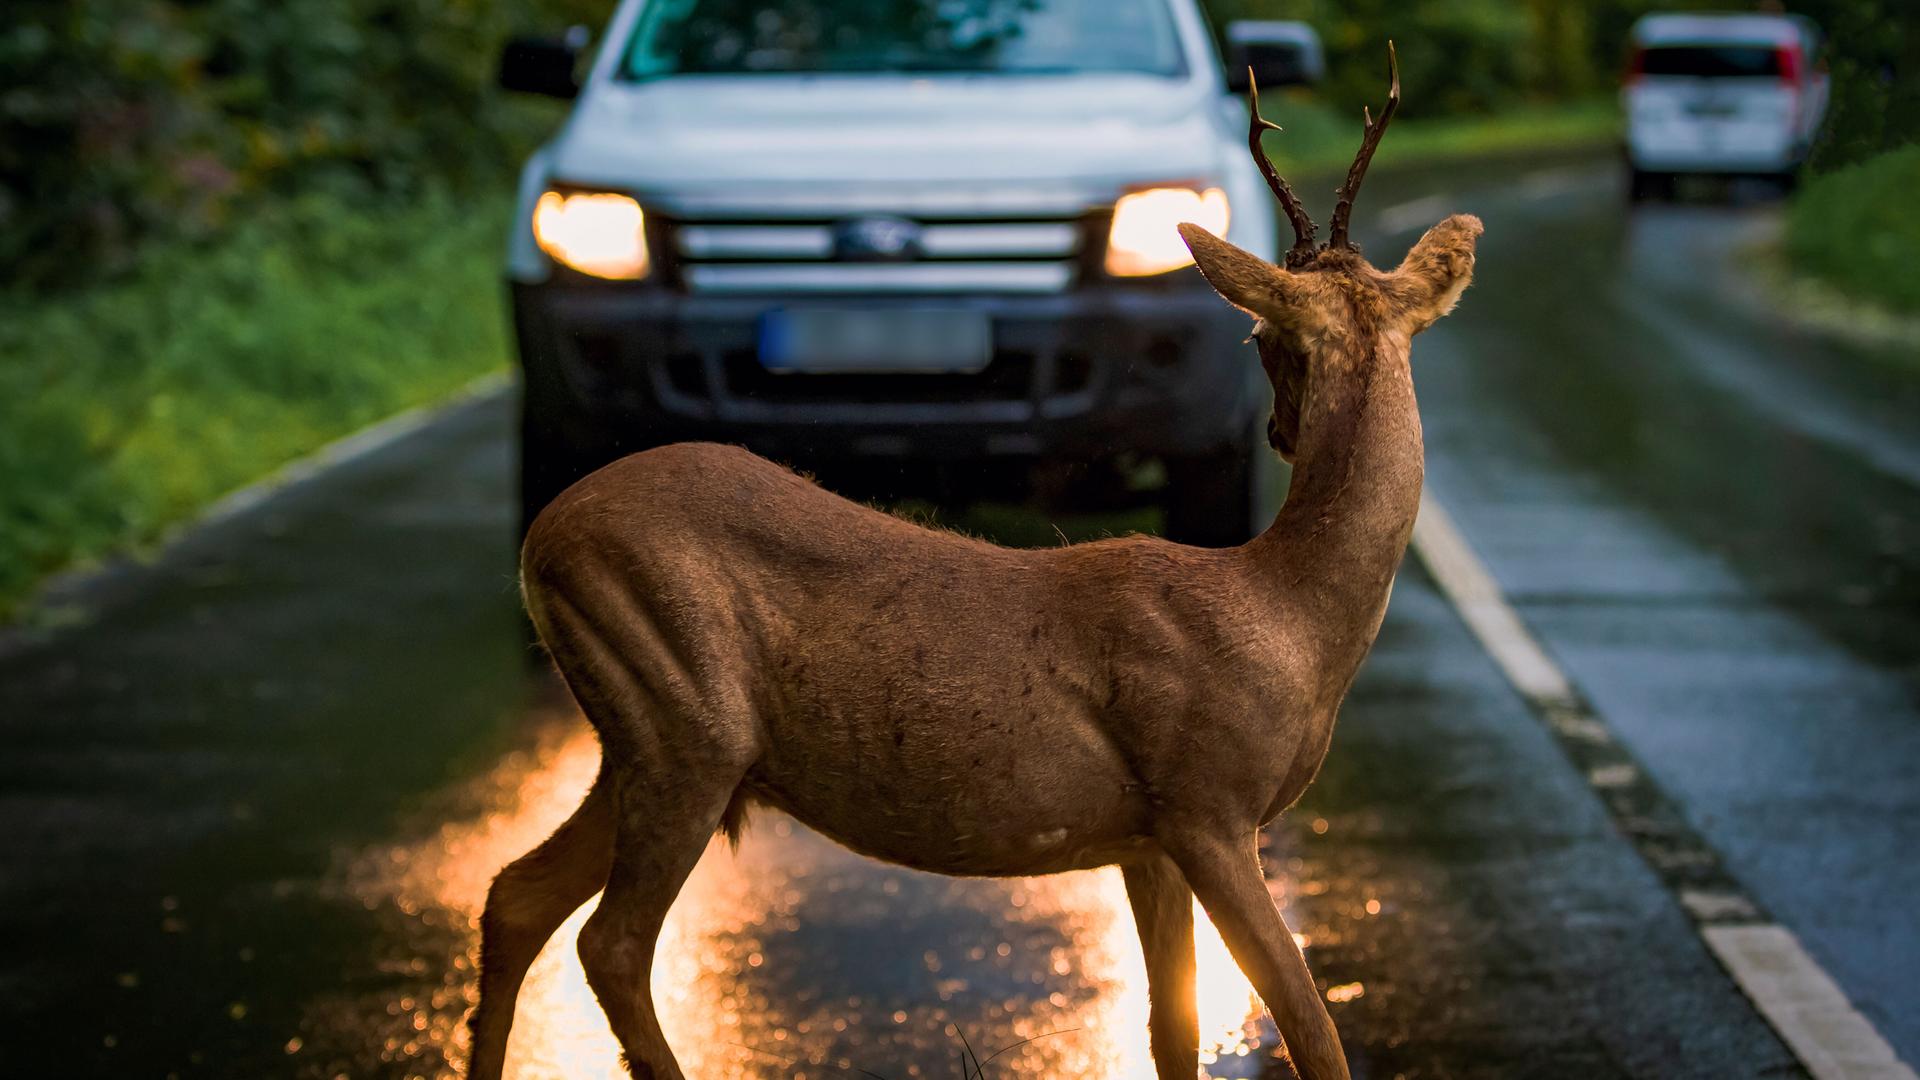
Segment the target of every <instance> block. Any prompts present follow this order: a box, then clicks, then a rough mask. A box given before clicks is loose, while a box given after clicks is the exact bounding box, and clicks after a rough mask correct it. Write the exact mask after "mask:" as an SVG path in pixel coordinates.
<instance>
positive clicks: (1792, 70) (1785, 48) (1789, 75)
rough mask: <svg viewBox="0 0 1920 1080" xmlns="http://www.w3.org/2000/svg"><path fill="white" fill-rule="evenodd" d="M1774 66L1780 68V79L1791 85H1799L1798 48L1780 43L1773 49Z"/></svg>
mask: <svg viewBox="0 0 1920 1080" xmlns="http://www.w3.org/2000/svg"><path fill="white" fill-rule="evenodd" d="M1773 59H1774V66H1775V67H1778V68H1779V69H1780V81H1781V82H1783V83H1788V84H1790V85H1793V86H1798V85H1800V50H1799V49H1796V48H1794V47H1793V46H1791V45H1782V46H1780V47H1779V48H1777V49H1775V50H1773Z"/></svg>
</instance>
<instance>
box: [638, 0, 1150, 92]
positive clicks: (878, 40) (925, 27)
mask: <svg viewBox="0 0 1920 1080" xmlns="http://www.w3.org/2000/svg"><path fill="white" fill-rule="evenodd" d="M622 70H623V74H624V75H625V76H626V77H627V78H630V79H652V78H657V77H659V76H663V75H674V74H806V73H819V74H829V73H832V74H839V73H884V72H968V73H986V74H1007V75H1040V74H1060V73H1070V72H1082V71H1111V72H1140V73H1144V74H1150V75H1167V76H1178V75H1183V74H1185V72H1186V63H1185V60H1184V58H1183V57H1182V54H1181V50H1180V40H1179V37H1178V35H1177V34H1176V32H1175V30H1174V26H1173V20H1172V17H1171V15H1170V14H1169V12H1168V11H1167V8H1166V3H1165V0H654V2H652V3H650V4H648V5H647V7H646V10H645V11H643V12H642V13H641V15H640V20H639V23H638V24H637V26H636V27H635V30H634V34H633V38H632V39H631V40H630V41H629V42H628V45H627V49H626V55H625V59H624V61H623V65H622Z"/></svg>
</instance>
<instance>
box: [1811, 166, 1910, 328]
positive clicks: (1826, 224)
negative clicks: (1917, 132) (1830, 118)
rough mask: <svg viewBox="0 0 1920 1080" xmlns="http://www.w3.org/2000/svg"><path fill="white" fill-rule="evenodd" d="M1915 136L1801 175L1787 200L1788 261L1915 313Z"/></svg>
mask: <svg viewBox="0 0 1920 1080" xmlns="http://www.w3.org/2000/svg"><path fill="white" fill-rule="evenodd" d="M1916 191H1920V144H1915V145H1911V146H1905V147H1902V148H1900V149H1898V150H1892V151H1889V152H1887V153H1885V154H1881V155H1880V156H1879V157H1875V158H1869V159H1868V160H1866V161H1863V162H1860V163H1859V164H1856V165H1850V166H1848V167H1846V168H1844V169H1840V170H1837V171H1835V172H1831V173H1828V174H1826V175H1824V176H1819V177H1815V178H1813V179H1810V180H1808V181H1807V183H1806V184H1805V186H1803V187H1802V188H1801V189H1800V191H1799V192H1798V193H1797V194H1796V195H1795V196H1794V198H1793V202H1792V204H1791V205H1790V206H1789V207H1788V208H1787V224H1786V242H1785V249H1786V255H1787V262H1788V265H1789V266H1790V267H1791V268H1792V269H1793V270H1794V272H1796V273H1798V274H1803V275H1806V276H1807V277H1811V278H1813V279H1814V280H1816V281H1819V282H1821V283H1822V284H1825V285H1828V286H1831V287H1832V288H1834V289H1837V290H1838V291H1840V292H1841V293H1843V294H1845V295H1846V296H1849V297H1851V298H1854V299H1857V300H1864V301H1867V302H1869V303H1873V304H1878V305H1882V306H1884V307H1887V308H1890V309H1893V310H1894V311H1896V312H1899V313H1903V314H1920V261H1916V259H1915V257H1914V253H1915V252H1916V251H1920V200H1916V199H1915V198H1914V192H1916Z"/></svg>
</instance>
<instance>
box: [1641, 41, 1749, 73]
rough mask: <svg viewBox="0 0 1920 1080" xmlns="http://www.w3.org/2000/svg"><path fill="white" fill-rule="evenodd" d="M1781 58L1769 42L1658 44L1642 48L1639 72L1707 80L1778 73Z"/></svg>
mask: <svg viewBox="0 0 1920 1080" xmlns="http://www.w3.org/2000/svg"><path fill="white" fill-rule="evenodd" d="M1780 59H1781V57H1780V50H1779V49H1776V48H1774V47H1773V46H1771V45H1658V46H1654V47H1652V48H1649V49H1644V50H1642V51H1641V54H1640V71H1641V73H1642V74H1645V75H1691V76H1694V77H1696V78H1708V79H1736V78H1752V77H1758V76H1778V75H1781V74H1783V72H1782V71H1781V70H1780Z"/></svg>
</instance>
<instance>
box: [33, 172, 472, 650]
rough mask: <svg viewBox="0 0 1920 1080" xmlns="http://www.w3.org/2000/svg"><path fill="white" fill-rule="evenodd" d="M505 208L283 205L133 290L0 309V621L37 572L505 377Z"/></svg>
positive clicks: (159, 265) (172, 255)
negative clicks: (395, 415)
mask: <svg viewBox="0 0 1920 1080" xmlns="http://www.w3.org/2000/svg"><path fill="white" fill-rule="evenodd" d="M506 219H507V207H506V204H505V202H504V201H503V200H502V199H500V198H498V197H497V196H496V197H489V198H486V199H484V200H481V201H479V202H476V203H467V202H463V201H456V200H453V199H450V198H446V197H441V196H428V197H426V198H425V199H424V200H423V201H422V202H421V204H420V205H419V206H418V208H417V209H414V210H411V211H408V212H406V213H393V212H380V211H371V210H369V209H367V208H366V207H363V206H359V205H355V204H351V203H343V202H340V201H338V200H335V199H332V198H325V197H310V198H306V199H301V200H298V201H294V202H290V203H287V204H284V205H280V206H278V207H277V208H276V211H275V213H274V214H273V215H272V216H271V217H269V218H266V219H263V220H259V221H255V222H250V223H249V224H247V225H245V226H243V227H241V228H239V229H237V230H235V231H234V232H233V233H232V234H231V235H230V237H229V238H227V239H226V240H224V241H223V242H221V243H220V244H218V245H217V246H214V247H211V248H203V249H196V248H188V247H185V246H172V247H168V248H165V249H156V250H154V251H153V252H151V253H150V254H149V256H148V257H147V258H146V260H145V261H143V262H142V263H141V264H140V265H138V266H137V267H136V268H135V269H133V270H132V271H131V273H130V274H129V275H128V276H127V277H126V279H125V280H123V281H121V282H119V283H116V284H114V285H111V286H107V287H102V288H99V289H95V290H91V291H89V292H86V293H84V294H80V295H77V296H71V297H66V298H62V299H60V300H58V301H53V302H47V301H35V300H28V299H26V298H24V297H15V298H12V299H9V300H7V301H5V302H4V303H3V304H0V614H3V613H4V612H5V611H6V610H7V608H8V607H9V606H10V605H11V604H12V603H15V602H17V601H18V600H19V598H20V597H21V595H22V593H23V591H24V590H25V589H26V588H27V587H28V586H29V585H30V584H31V583H32V582H33V581H34V580H35V579H36V578H37V577H38V576H40V575H41V574H44V573H46V572H48V571H50V570H53V569H55V568H58V567H60V566H63V565H66V564H67V563H69V562H72V561H75V560H80V559H85V558H88V557H91V556H95V555H98V554H101V553H103V552H107V551H110V550H114V549H118V548H122V547H125V546H127V545H130V544H138V543H141V542H144V541H148V540H151V539H153V538H154V537H156V536H158V535H159V534H160V533H161V532H162V531H163V530H164V528H165V527H166V526H167V525H168V524H170V523H172V522H175V521H178V520H179V519H181V518H182V517H184V516H187V515H189V514H191V513H192V512H193V511H195V510H196V509H198V508H199V507H201V506H203V505H205V504H206V503H208V502H210V501H212V500H213V499H215V498H217V497H219V496H220V495H222V494H224V493H226V492H227V491H230V490H232V489H233V488H235V487H237V486H239V485H241V484H243V483H245V482H247V481H249V480H251V479H253V478H255V477H257V476H260V475H261V474H263V473H265V472H268V471H270V470H271V469H273V468H274V467H276V466H278V465H280V464H282V463H284V462H285V461H287V460H289V459H291V458H293V457H296V456H298V455H299V454H302V453H304V452H306V451H308V450H310V449H312V448H314V447H316V446H319V445H321V444H323V443H325V442H327V441H329V440H330V439H333V438H335V437H337V436H339V435H341V434H344V433H346V432H348V431H351V430H353V429H355V428H358V427H361V426H364V425H366V424H368V423H371V422H373V421H374V420H377V419H380V418H381V417H383V416H386V415H388V414H390V413H392V412H395V411H397V410H399V409H402V408H405V407H407V406H409V405H413V404H416V403H420V402H425V401H431V400H434V399H436V398H440V397H443V396H445V395H446V394H447V393H448V392H449V391H451V390H453V389H455V388H457V387H459V386H460V385H462V384H463V383H465V382H467V381H468V380H470V379H472V378H474V377H475V376H477V375H479V374H481V373H484V372H487V371H490V370H494V369H497V368H499V367H501V366H502V365H503V364H504V363H505V360H506V356H507V344H506V339H505V323H504V319H503V317H502V315H501V312H500V305H499V291H500V286H499V276H498V275H499V267H498V248H499V246H500V230H501V228H502V226H503V223H504V222H505V221H506Z"/></svg>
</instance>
